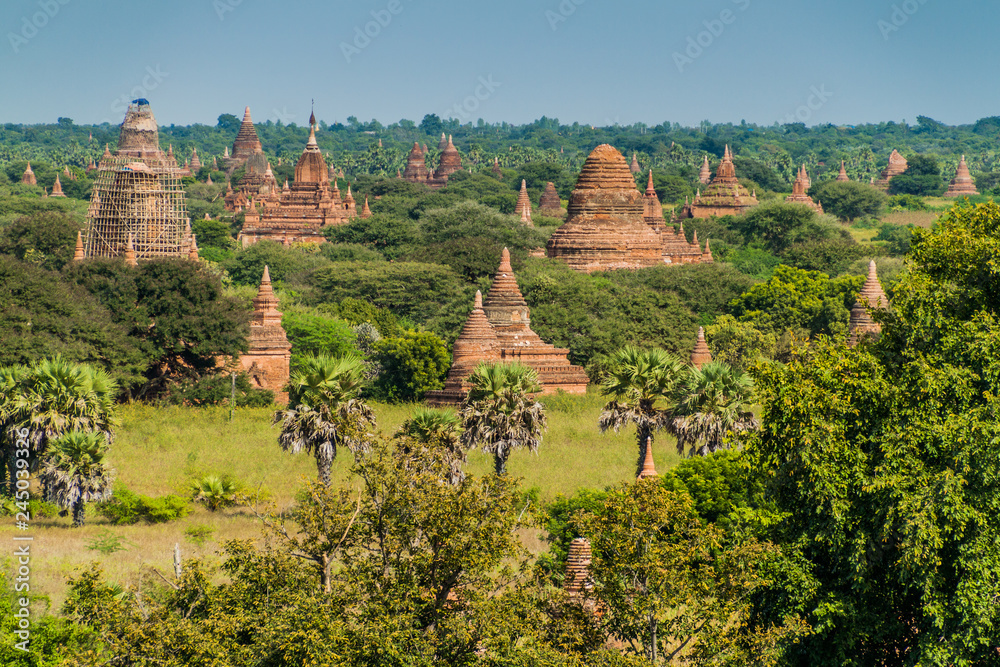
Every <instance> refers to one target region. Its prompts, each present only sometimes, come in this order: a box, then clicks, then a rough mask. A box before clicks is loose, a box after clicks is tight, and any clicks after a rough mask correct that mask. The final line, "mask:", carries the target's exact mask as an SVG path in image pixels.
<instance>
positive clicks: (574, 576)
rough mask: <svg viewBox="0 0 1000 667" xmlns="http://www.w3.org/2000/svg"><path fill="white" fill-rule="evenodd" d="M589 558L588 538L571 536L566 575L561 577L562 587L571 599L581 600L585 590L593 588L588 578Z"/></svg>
mask: <svg viewBox="0 0 1000 667" xmlns="http://www.w3.org/2000/svg"><path fill="white" fill-rule="evenodd" d="M591 559H592V556H591V551H590V540H588V539H587V538H586V537H576V538H573V541H572V542H570V544H569V551H568V552H567V553H566V575H565V577H564V578H563V589H564V590H565V591H566V593H567V594H568V595H569V597H570V599H571V600H577V601H582V600H583V599H584V598H585V597H586V591H588V590H590V589H591V588H593V582H591V580H590V563H591Z"/></svg>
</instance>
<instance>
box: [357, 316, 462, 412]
mask: <svg viewBox="0 0 1000 667" xmlns="http://www.w3.org/2000/svg"><path fill="white" fill-rule="evenodd" d="M373 353H374V354H373V357H374V360H375V363H376V364H377V365H378V366H379V367H380V368H381V372H380V373H379V377H378V380H377V381H376V382H375V391H376V395H377V396H378V398H380V399H381V400H388V401H404V402H410V401H419V400H421V399H422V398H423V397H424V394H425V393H426V392H428V391H430V390H431V389H441V388H442V387H444V376H445V374H447V373H448V367H449V366H450V365H451V355H450V354H448V348H447V346H446V345H445V344H444V341H443V340H441V339H440V338H439V337H438V336H436V335H434V334H432V333H429V332H426V331H414V330H412V329H410V330H409V331H406V332H404V333H403V335H402V336H400V337H398V338H383V339H382V340H380V341H378V342H376V343H375V344H374V346H373Z"/></svg>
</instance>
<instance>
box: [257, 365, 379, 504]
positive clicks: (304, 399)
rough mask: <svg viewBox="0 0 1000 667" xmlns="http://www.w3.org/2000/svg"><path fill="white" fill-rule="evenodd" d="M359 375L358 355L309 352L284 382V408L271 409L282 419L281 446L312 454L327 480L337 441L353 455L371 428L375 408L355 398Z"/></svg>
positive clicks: (366, 440) (361, 379)
mask: <svg viewBox="0 0 1000 667" xmlns="http://www.w3.org/2000/svg"><path fill="white" fill-rule="evenodd" d="M364 375H365V363H364V360H363V359H362V358H361V357H360V356H358V355H354V354H348V355H343V356H340V357H330V356H326V355H320V356H313V357H309V358H307V359H306V360H305V362H304V363H303V364H302V367H301V369H300V370H298V371H297V372H295V373H293V374H292V377H291V379H290V380H289V382H288V408H287V409H285V410H278V411H277V412H275V413H274V418H273V419H272V421H271V423H272V424H277V423H278V422H281V435H279V436H278V444H280V445H281V448H282V449H284V450H285V451H287V452H291V453H292V454H298V453H299V452H301V451H303V450H305V451H307V452H309V453H311V454H312V455H313V456H315V457H316V468H317V469H318V470H319V479H320V481H321V482H323V484H324V485H326V486H329V485H330V467H331V465H332V464H333V460H334V459H335V458H336V457H337V447H338V445H341V444H343V445H346V446H347V447H348V448H349V449H350V450H351V451H352V452H354V454H355V455H357V454H358V453H360V452H361V451H363V450H364V449H366V448H367V446H368V443H369V441H370V439H371V430H372V429H374V428H375V413H374V412H372V409H371V408H370V407H368V405H366V404H365V403H364V401H362V400H361V399H359V398H358V395H359V393H360V392H361V389H362V387H363V386H364V384H365V379H364Z"/></svg>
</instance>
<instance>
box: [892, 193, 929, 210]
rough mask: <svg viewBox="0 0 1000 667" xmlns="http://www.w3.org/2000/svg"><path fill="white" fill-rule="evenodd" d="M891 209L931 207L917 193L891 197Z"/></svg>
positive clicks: (922, 208)
mask: <svg viewBox="0 0 1000 667" xmlns="http://www.w3.org/2000/svg"><path fill="white" fill-rule="evenodd" d="M889 209H890V210H892V211H928V210H930V208H929V207H928V206H927V204H925V203H924V200H923V199H921V198H920V197H917V196H915V195H893V196H892V197H889Z"/></svg>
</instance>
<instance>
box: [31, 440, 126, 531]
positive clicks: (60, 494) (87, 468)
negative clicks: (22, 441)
mask: <svg viewBox="0 0 1000 667" xmlns="http://www.w3.org/2000/svg"><path fill="white" fill-rule="evenodd" d="M107 451H108V443H107V439H106V438H105V436H104V434H103V433H93V432H91V433H85V432H83V431H69V432H67V433H65V434H63V435H62V436H59V437H58V438H55V439H53V440H52V441H51V442H50V443H49V448H48V452H47V453H46V456H45V463H44V464H43V465H42V470H41V473H40V474H39V478H40V479H41V480H42V483H43V484H45V486H46V488H47V489H48V490H49V496H50V497H51V498H52V499H53V501H54V502H55V503H56V504H57V505H59V506H60V507H62V508H63V509H68V510H71V511H72V512H73V525H74V526H82V525H83V522H84V516H85V510H86V504H87V503H89V502H95V501H96V502H101V501H104V500H109V499H110V498H111V493H112V491H111V483H112V481H113V477H114V471H113V470H112V469H111V468H110V467H109V466H108V465H107V464H106V463H105V462H104V456H105V455H106V454H107Z"/></svg>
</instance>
